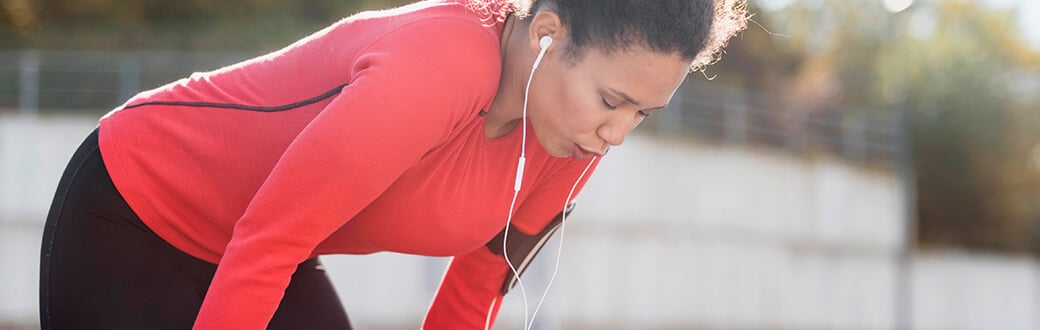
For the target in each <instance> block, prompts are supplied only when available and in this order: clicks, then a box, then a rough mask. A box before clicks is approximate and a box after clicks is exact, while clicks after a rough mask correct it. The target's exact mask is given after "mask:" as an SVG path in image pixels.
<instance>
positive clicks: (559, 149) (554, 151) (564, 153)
mask: <svg viewBox="0 0 1040 330" xmlns="http://www.w3.org/2000/svg"><path fill="white" fill-rule="evenodd" d="M539 144H541V146H542V150H545V152H546V153H548V154H549V155H550V156H553V157H556V158H568V157H570V156H571V155H573V150H571V149H570V147H569V146H547V145H545V144H542V143H539Z"/></svg>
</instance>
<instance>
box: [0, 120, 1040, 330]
mask: <svg viewBox="0 0 1040 330" xmlns="http://www.w3.org/2000/svg"><path fill="white" fill-rule="evenodd" d="M94 121H95V118H72V117H36V116H0V328H3V327H4V326H15V325H23V326H28V327H33V326H34V325H35V324H36V319H37V295H36V293H37V288H38V286H37V280H38V277H37V276H38V274H37V273H38V264H39V246H40V235H41V232H42V226H43V220H44V217H45V215H46V211H47V208H48V206H49V204H50V200H51V198H52V195H53V192H54V188H55V186H56V185H57V180H58V177H59V175H60V173H61V171H62V169H63V168H64V166H65V163H66V162H67V160H68V158H69V156H70V155H71V154H72V152H73V150H74V149H75V147H76V146H77V145H78V143H79V141H80V140H82V138H83V137H84V136H85V135H86V134H87V133H88V132H89V131H90V130H91V129H92V128H93V125H94ZM902 200H903V199H902V198H901V196H900V191H899V188H898V182H896V179H895V177H894V176H893V175H892V174H891V173H888V172H886V171H881V170H872V169H864V168H861V167H858V166H854V165H851V164H848V163H845V162H842V161H839V160H835V159H832V158H827V157H822V156H821V157H810V156H794V155H790V154H786V153H780V152H777V151H772V150H763V149H753V148H749V147H733V146H719V145H709V144H696V143H688V142H677V141H666V140H657V139H654V138H652V137H649V136H643V135H636V136H633V137H631V138H630V139H629V141H628V142H626V144H625V146H623V147H620V148H616V149H614V150H611V153H610V155H609V157H608V158H607V159H606V160H605V161H604V162H603V163H602V165H601V168H600V170H599V171H598V172H597V173H595V175H594V178H593V180H592V181H591V182H590V184H589V185H588V187H587V189H586V192H585V193H584V194H583V195H582V196H581V197H580V199H579V205H578V209H577V210H576V212H575V213H574V216H572V217H571V218H569V219H568V221H569V225H568V226H567V227H566V231H565V233H564V234H565V235H564V236H565V240H564V243H563V244H564V249H563V255H562V257H561V262H560V263H561V267H560V271H559V275H558V277H557V278H556V282H555V283H554V284H553V287H552V290H551V294H550V295H549V297H548V299H547V301H546V305H545V306H544V307H542V309H541V311H540V312H539V316H538V322H537V324H536V327H535V328H541V329H633V328H639V329H648V328H659V329H897V328H905V327H903V326H901V325H900V322H908V324H909V325H908V326H906V327H911V326H912V328H914V329H1037V328H1040V320H1038V317H1037V315H1036V314H1037V311H1040V284H1038V283H1040V282H1038V281H1040V277H1038V275H1040V266H1038V265H1037V263H1036V262H1035V261H1034V260H1031V259H1028V258H1014V257H1006V256H989V255H978V254H967V253H955V252H934V253H919V254H917V255H915V256H914V258H913V259H912V262H911V263H910V265H911V267H910V268H907V269H905V272H904V269H901V268H900V263H899V262H898V259H897V257H898V256H899V253H900V251H899V249H900V246H901V244H902V237H903V235H904V234H903V225H902V219H901V214H902V213H901V212H902V211H901V210H902V207H903V206H902V205H901V204H900V203H901V202H902ZM552 244H553V245H550V246H548V247H547V248H546V249H545V250H543V253H542V256H541V257H540V258H539V260H538V261H537V262H536V265H535V266H534V267H535V268H533V269H532V270H531V271H530V272H529V273H528V275H527V276H525V284H526V285H527V295H528V300H529V302H528V303H529V305H530V306H529V308H530V309H531V310H533V309H534V305H536V304H537V301H538V299H539V298H540V297H541V293H542V292H543V291H544V288H545V285H546V283H547V282H548V279H549V277H550V275H551V274H550V272H551V266H552V263H553V262H554V261H555V258H554V256H555V253H556V251H557V250H556V247H557V246H556V245H555V244H556V243H552ZM324 261H325V263H326V264H327V266H328V268H329V272H330V274H331V275H332V276H333V281H334V282H335V284H336V286H337V288H338V290H339V292H340V295H341V296H342V297H343V300H344V303H345V305H346V306H347V310H348V312H349V313H350V316H351V318H352V320H354V322H355V325H356V326H358V327H359V328H362V329H414V328H417V327H418V325H419V323H420V321H421V319H422V316H423V314H424V312H425V309H426V306H427V305H428V304H429V302H430V300H431V299H432V295H433V291H434V290H435V289H436V286H437V284H438V282H439V279H440V276H441V274H442V272H443V266H444V264H445V263H446V260H445V259H443V258H424V257H415V256H404V255H398V254H390V253H380V254H374V255H370V256H329V257H325V258H324ZM901 274H908V276H909V281H908V283H909V284H910V289H909V290H900V289H899V288H900V287H901V286H900V285H899V281H900V278H901ZM901 303H904V304H905V306H908V307H907V308H909V310H900V307H899V306H904V305H900V304H901ZM523 308H524V303H523V301H522V299H521V296H520V295H519V291H514V294H511V295H510V297H508V298H507V300H506V302H505V304H504V306H503V310H502V316H501V318H500V321H499V327H498V328H501V329H518V328H521V324H522V322H523V321H522V319H523ZM900 312H906V313H909V315H910V316H909V320H900V318H899V316H898V315H899V313H900Z"/></svg>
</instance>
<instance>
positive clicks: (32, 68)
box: [18, 50, 40, 113]
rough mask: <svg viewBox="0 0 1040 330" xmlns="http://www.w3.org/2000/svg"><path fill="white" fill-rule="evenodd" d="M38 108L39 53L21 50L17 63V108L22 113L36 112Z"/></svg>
mask: <svg viewBox="0 0 1040 330" xmlns="http://www.w3.org/2000/svg"><path fill="white" fill-rule="evenodd" d="M39 108H40V53H39V52H36V51H32V50H30V51H25V52H22V58H21V61H19V63H18V109H19V111H21V112H22V113H37V112H39Z"/></svg>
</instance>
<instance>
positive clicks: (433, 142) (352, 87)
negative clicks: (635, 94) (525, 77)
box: [100, 0, 588, 329]
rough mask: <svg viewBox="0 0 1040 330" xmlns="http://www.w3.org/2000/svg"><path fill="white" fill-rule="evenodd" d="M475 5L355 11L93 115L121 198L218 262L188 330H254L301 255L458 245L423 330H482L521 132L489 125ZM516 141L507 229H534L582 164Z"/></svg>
mask: <svg viewBox="0 0 1040 330" xmlns="http://www.w3.org/2000/svg"><path fill="white" fill-rule="evenodd" d="M492 12H493V11H492ZM486 14H487V13H486V12H484V13H478V12H476V11H473V10H470V9H469V8H467V7H466V5H465V4H464V3H459V2H456V1H451V0H444V1H429V2H420V3H416V4H413V5H409V6H405V7H401V8H398V9H393V10H388V11H380V12H368V13H362V14H358V15H355V16H352V17H349V18H347V19H344V20H342V21H340V22H337V23H335V24H333V25H331V26H330V27H328V28H326V29H324V30H321V31H319V32H317V33H315V34H313V35H311V36H308V37H306V38H304V39H302V40H300V41H298V42H296V43H294V44H292V45H290V46H289V47H286V48H285V49H282V50H279V51H276V52H273V53H271V54H268V55H264V56H261V57H258V58H255V59H251V60H248V61H245V62H242V63H239V64H235V65H232V66H229V67H225V68H222V69H219V70H216V71H212V72H206V73H196V74H193V75H192V76H191V77H189V78H186V79H182V80H180V81H177V82H174V83H171V84H168V85H166V86H162V87H159V88H157V89H155V90H151V91H147V92H143V93H141V94H138V95H137V96H135V97H133V98H132V99H130V100H129V101H128V102H127V103H126V104H124V105H123V106H121V107H119V108H117V109H116V110H114V111H113V112H112V113H110V114H108V115H106V116H105V117H104V118H102V120H101V123H100V148H101V152H102V154H103V156H104V159H105V165H106V167H107V168H108V169H109V172H110V173H111V176H112V179H113V181H114V183H115V184H116V187H117V188H118V189H119V192H120V193H121V194H122V195H123V196H124V198H125V199H126V201H127V202H128V204H129V205H130V206H131V207H132V208H133V210H134V211H135V212H136V213H138V215H139V216H140V217H141V219H142V220H143V221H144V222H145V223H146V224H147V225H148V226H149V227H150V228H151V229H152V230H154V231H155V232H156V233H157V234H158V235H159V236H160V237H162V238H163V239H165V240H166V241H168V242H169V243H170V244H172V245H173V246H176V247H177V248H179V249H181V250H183V251H184V252H186V253H188V254H191V255H193V256H195V257H198V258H200V259H203V260H206V261H209V262H212V263H216V264H218V268H217V272H216V275H215V277H214V278H213V282H212V284H211V285H210V288H209V291H208V293H207V295H206V298H205V300H204V302H203V305H202V309H201V311H200V312H199V315H198V318H197V320H196V324H195V325H196V328H206V329H214V328H219V329H229V328H244V329H256V328H263V327H264V326H265V325H266V324H267V322H268V321H269V320H270V318H271V316H272V315H273V314H274V312H275V310H276V309H277V306H278V303H279V301H280V300H281V298H282V295H283V292H284V290H285V288H286V287H287V285H288V283H289V280H290V277H291V274H292V273H293V271H294V269H295V267H296V265H297V264H299V263H300V262H302V261H304V260H305V259H307V258H310V257H312V256H316V255H321V254H333V253H341V254H365V253H373V252H378V251H392V252H400V253H410V254H419V255H429V256H455V257H454V258H453V260H452V262H451V264H450V266H449V268H448V272H447V274H446V276H445V278H444V281H443V282H442V284H441V287H440V289H439V290H438V293H437V296H436V298H435V299H434V302H433V304H432V305H431V306H430V309H429V311H428V313H427V317H426V320H425V327H426V328H429V329H445V328H447V329H463V328H480V327H483V326H484V322H485V317H486V316H487V313H489V312H490V313H492V314H494V313H496V312H497V310H498V306H497V305H498V304H500V302H501V297H500V293H499V289H500V287H501V285H502V282H503V280H504V277H505V276H506V274H507V273H508V272H509V269H508V266H507V265H506V263H505V261H504V260H503V259H502V258H501V257H500V256H497V255H494V254H492V253H491V252H490V251H488V249H487V248H484V247H483V245H484V244H485V243H486V242H488V240H489V239H490V238H491V237H492V236H494V235H495V234H496V233H498V232H499V231H501V230H502V229H503V226H504V225H505V221H506V217H507V213H508V210H509V203H510V200H511V198H512V193H513V180H514V175H515V167H516V164H517V157H518V155H519V154H520V136H521V134H520V130H521V129H520V128H517V129H516V130H515V131H513V132H512V133H510V134H509V135H507V136H505V137H502V138H497V139H487V138H486V137H485V131H484V117H483V116H481V115H480V112H481V111H482V110H486V109H487V107H488V106H489V105H490V103H491V100H492V99H493V98H494V95H495V91H496V89H497V86H498V80H499V75H500V69H501V54H500V51H499V49H500V48H499V43H500V37H501V33H502V23H500V22H499V21H498V20H496V19H495V18H494V17H491V18H490V19H489V17H486V16H487V15H486ZM528 138H529V139H530V141H528V144H527V150H526V153H527V165H526V166H527V168H526V172H525V177H524V185H523V188H522V189H521V191H520V194H519V197H518V199H517V205H519V206H518V208H517V210H516V212H515V213H514V214H515V215H514V218H513V223H514V225H515V226H517V227H518V228H519V229H520V230H522V231H524V232H525V233H536V232H538V231H539V230H541V229H542V228H543V227H544V226H545V225H546V224H547V223H548V222H549V220H550V219H551V218H552V217H553V216H554V215H556V214H557V213H558V212H560V211H561V209H562V207H563V205H564V204H565V203H566V202H567V201H565V199H566V196H567V193H568V191H569V190H570V188H571V186H572V185H573V184H574V183H575V181H576V180H578V177H579V174H580V173H581V171H582V170H583V169H584V168H585V166H586V165H587V162H584V161H583V162H579V161H575V160H572V159H568V158H554V157H552V156H550V155H548V154H547V153H546V152H545V151H544V150H543V149H542V148H541V147H540V146H539V144H538V143H537V137H536V136H535V135H534V132H533V130H530V128H528ZM587 177H588V176H586V177H585V179H582V180H581V185H584V181H585V180H587ZM581 185H579V189H580V186H581ZM492 304H495V306H494V307H493V308H490V307H491V305H492ZM492 317H493V315H492Z"/></svg>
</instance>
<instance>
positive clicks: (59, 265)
mask: <svg viewBox="0 0 1040 330" xmlns="http://www.w3.org/2000/svg"><path fill="white" fill-rule="evenodd" d="M97 134H98V131H97V130H94V132H93V133H91V134H90V136H88V137H87V139H86V141H84V142H83V144H82V145H81V146H80V147H79V149H78V150H77V151H76V153H75V154H74V155H73V156H72V160H71V161H70V162H69V165H68V167H67V168H66V169H65V173H64V174H63V175H62V178H61V182H60V183H59V184H58V191H57V193H56V194H55V196H54V202H53V204H51V209H50V214H49V215H48V216H47V224H46V227H45V229H44V234H43V249H42V253H41V258H40V259H41V260H40V323H41V325H42V327H43V329H190V328H191V327H192V324H193V323H194V321H195V316H196V315H198V312H199V308H200V306H202V300H203V298H204V297H205V296H206V290H207V289H208V288H209V283H210V281H212V279H213V274H214V273H215V272H216V269H217V266H216V265H214V264H211V263H209V262H206V261H203V260H201V259H197V258H195V257H192V256H190V255H188V254H186V253H184V252H181V251H180V250H178V249H177V248H175V247H173V246H172V245H170V244H168V243H166V241H164V240H163V239H162V238H160V237H159V236H158V235H156V234H155V233H154V232H152V231H151V230H150V229H148V227H147V226H145V224H144V223H143V222H141V219H139V218H138V217H137V215H136V214H134V212H133V211H132V210H131V209H130V207H129V206H128V205H127V204H126V201H125V200H124V199H123V198H122V196H120V195H119V192H117V191H116V188H115V186H114V185H113V184H112V179H111V178H110V177H109V175H108V171H107V170H106V169H105V165H104V163H103V161H102V159H101V152H100V151H99V149H98V143H97ZM268 328H270V329H350V328H351V327H350V321H349V320H348V319H347V314H346V312H345V311H344V309H343V305H342V304H341V303H340V300H339V297H338V296H337V295H336V292H335V290H334V288H333V287H332V283H331V282H329V279H328V276H326V275H325V271H324V268H323V267H322V265H321V262H320V261H318V259H317V258H313V259H309V260H307V261H305V262H304V263H302V264H300V265H299V267H298V268H297V269H296V273H295V274H293V276H292V282H291V283H290V284H289V287H288V288H287V289H286V291H285V296H284V297H283V298H282V302H281V304H280V305H279V306H278V310H277V312H275V315H274V317H273V318H272V319H271V322H270V325H269V326H268Z"/></svg>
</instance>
